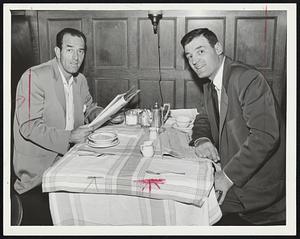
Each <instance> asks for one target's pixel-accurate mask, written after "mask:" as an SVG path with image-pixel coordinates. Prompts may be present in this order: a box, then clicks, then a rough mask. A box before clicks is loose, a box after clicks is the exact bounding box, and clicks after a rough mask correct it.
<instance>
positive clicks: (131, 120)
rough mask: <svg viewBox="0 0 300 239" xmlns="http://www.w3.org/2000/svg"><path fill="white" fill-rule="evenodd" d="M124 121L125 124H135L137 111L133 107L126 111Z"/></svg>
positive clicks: (136, 122)
mask: <svg viewBox="0 0 300 239" xmlns="http://www.w3.org/2000/svg"><path fill="white" fill-rule="evenodd" d="M125 122H126V124H127V125H137V124H138V112H137V111H136V110H134V109H132V110H128V111H126V113H125Z"/></svg>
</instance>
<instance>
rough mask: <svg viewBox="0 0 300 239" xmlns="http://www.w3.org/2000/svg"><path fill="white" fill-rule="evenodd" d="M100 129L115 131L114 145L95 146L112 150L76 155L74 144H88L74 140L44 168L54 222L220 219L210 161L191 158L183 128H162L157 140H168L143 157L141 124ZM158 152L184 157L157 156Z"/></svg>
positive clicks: (202, 222) (148, 222)
mask: <svg viewBox="0 0 300 239" xmlns="http://www.w3.org/2000/svg"><path fill="white" fill-rule="evenodd" d="M101 130H116V131H117V133H118V136H119V140H120V144H119V145H117V146H115V147H112V148H109V149H106V148H105V149H97V150H98V151H99V152H103V151H105V152H108V151H109V152H113V153H115V155H113V156H112V155H109V156H103V157H100V158H97V157H94V156H83V157H82V156H79V155H78V153H77V151H78V149H83V148H84V149H88V146H87V145H86V144H79V145H76V146H75V147H74V148H73V149H72V150H70V151H69V152H68V153H67V154H66V155H65V156H64V157H63V158H62V159H61V160H60V161H58V162H56V163H55V164H54V165H53V166H52V167H51V168H49V169H48V170H47V171H46V172H45V173H44V176H43V191H44V192H49V195H50V197H49V198H50V205H51V214H52V217H53V221H54V224H55V225H74V224H75V225H77V224H79V225H212V224H213V223H215V222H216V221H217V220H219V219H220V217H221V211H220V208H219V206H218V203H217V200H216V198H215V193H214V190H213V167H212V164H211V162H210V161H208V160H199V159H197V160H194V159H195V157H194V156H193V154H194V151H193V149H192V148H191V147H190V146H188V144H187V141H188V137H185V135H184V133H182V132H178V133H177V132H176V131H175V130H174V129H172V130H167V131H166V132H165V134H163V135H164V137H162V140H164V141H168V143H167V144H166V142H165V143H164V144H162V143H161V142H160V141H158V142H160V143H158V144H157V150H156V154H155V156H154V157H153V158H151V159H149V158H143V157H142V155H141V153H140V151H139V145H140V144H141V143H142V142H143V140H145V139H147V134H146V133H145V131H144V129H141V128H138V127H135V128H134V127H131V128H128V127H121V128H112V127H106V128H105V129H101ZM174 144H175V145H178V147H175V146H174ZM159 146H160V147H159ZM93 150H95V149H93ZM164 151H168V152H173V151H176V152H175V153H176V154H177V155H180V154H181V155H182V154H184V155H187V157H185V158H174V157H170V156H163V157H162V155H161V154H162V153H163V152H164ZM149 170H150V171H154V172H159V171H166V170H169V171H173V172H180V173H184V174H183V175H182V174H176V173H166V174H165V173H162V174H159V175H156V174H151V173H150V174H149V173H148V171H149ZM62 191H65V192H62ZM125 218H128V220H127V219H126V220H124V219H125Z"/></svg>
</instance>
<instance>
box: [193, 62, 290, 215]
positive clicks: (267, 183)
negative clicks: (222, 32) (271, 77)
mask: <svg viewBox="0 0 300 239" xmlns="http://www.w3.org/2000/svg"><path fill="white" fill-rule="evenodd" d="M203 92H204V107H205V112H206V114H201V115H198V116H197V118H196V120H195V123H194V128H193V135H192V141H194V140H196V139H197V138H200V137H208V138H210V139H211V141H212V142H213V143H216V142H217V141H218V142H219V155H220V159H221V167H222V168H223V170H224V172H225V173H226V175H227V176H228V177H229V178H230V179H231V180H232V181H233V182H234V186H233V187H232V189H231V190H233V191H234V193H235V194H236V195H237V197H238V198H239V200H240V201H241V203H242V205H243V206H244V208H245V210H244V212H243V213H244V214H245V215H247V214H248V215H251V216H252V215H253V217H252V218H254V219H253V220H254V221H255V220H257V221H258V220H259V219H258V218H259V217H257V215H256V214H257V213H258V212H259V211H260V212H263V213H264V212H265V211H267V212H268V213H269V212H270V211H272V210H273V209H272V208H274V206H273V205H274V204H276V203H278V202H279V201H280V202H283V199H285V138H284V135H285V132H284V130H285V127H284V125H283V123H284V122H280V116H279V114H278V108H277V103H276V101H275V98H274V96H273V93H272V91H271V89H270V87H269V85H268V83H267V81H266V80H265V78H264V77H263V75H262V74H261V73H259V72H258V71H257V70H255V69H253V68H250V67H249V66H246V65H244V64H242V63H238V62H234V61H232V60H231V59H229V58H227V57H226V59H225V63H224V72H223V87H222V94H221V107H220V125H219V128H220V130H219V132H218V129H217V125H216V123H215V122H216V121H215V115H214V111H213V105H212V100H211V96H210V87H209V83H205V84H204V85H203ZM225 200H226V199H225ZM280 205H281V206H280V207H284V208H281V209H278V206H277V207H276V210H277V211H278V210H279V211H285V202H284V203H280ZM284 214H285V213H284ZM250 220H251V219H250Z"/></svg>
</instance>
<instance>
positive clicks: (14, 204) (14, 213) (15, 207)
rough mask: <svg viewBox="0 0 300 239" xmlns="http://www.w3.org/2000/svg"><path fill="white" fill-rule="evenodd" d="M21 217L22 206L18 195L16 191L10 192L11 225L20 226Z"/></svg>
mask: <svg viewBox="0 0 300 239" xmlns="http://www.w3.org/2000/svg"><path fill="white" fill-rule="evenodd" d="M22 218H23V207H22V202H21V199H20V197H19V195H18V194H17V193H16V192H12V194H11V225H12V226H20V225H21V222H22Z"/></svg>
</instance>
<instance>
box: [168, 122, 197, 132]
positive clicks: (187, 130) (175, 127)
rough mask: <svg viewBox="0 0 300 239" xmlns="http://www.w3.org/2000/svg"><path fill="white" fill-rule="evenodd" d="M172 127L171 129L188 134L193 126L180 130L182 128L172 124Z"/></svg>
mask: <svg viewBox="0 0 300 239" xmlns="http://www.w3.org/2000/svg"><path fill="white" fill-rule="evenodd" d="M172 127H173V128H174V129H178V130H180V131H183V132H189V131H191V130H192V128H193V124H191V125H190V126H189V127H186V128H182V127H179V126H178V125H177V124H176V123H174V124H172Z"/></svg>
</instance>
